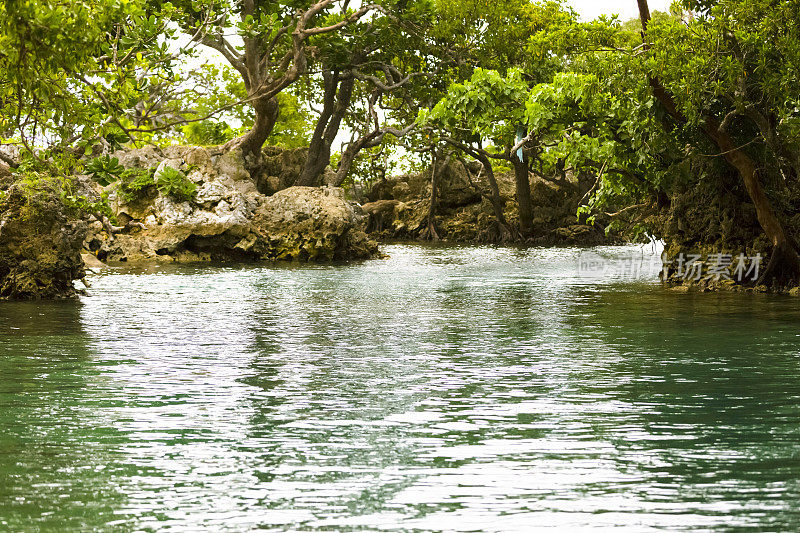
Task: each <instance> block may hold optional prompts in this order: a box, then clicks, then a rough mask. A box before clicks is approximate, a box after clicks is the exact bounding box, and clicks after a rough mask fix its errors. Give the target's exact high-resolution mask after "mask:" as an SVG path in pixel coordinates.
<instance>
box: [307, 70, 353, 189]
mask: <svg viewBox="0 0 800 533" xmlns="http://www.w3.org/2000/svg"><path fill="white" fill-rule="evenodd" d="M323 79H324V81H325V95H324V99H323V108H322V113H321V114H320V116H319V119H318V120H317V125H316V127H315V128H314V134H313V136H312V137H311V142H310V144H309V147H308V156H307V157H306V161H305V164H304V165H303V170H302V172H301V173H300V177H298V178H297V181H296V182H295V185H304V186H307V187H316V186H318V185H319V184H320V178H321V177H322V173H323V172H324V171H325V168H326V167H327V166H328V165H329V164H330V162H331V145H332V144H333V141H334V140H335V139H336V135H337V134H338V133H339V126H340V125H341V123H342V118H344V115H345V113H346V112H347V109H348V108H349V107H350V100H351V99H352V96H353V86H354V84H355V77H353V76H352V75H350V76H348V77H345V78H344V79H341V78H340V76H339V72H338V71H330V70H328V71H324V72H323Z"/></svg>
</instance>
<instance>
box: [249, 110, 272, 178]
mask: <svg viewBox="0 0 800 533" xmlns="http://www.w3.org/2000/svg"><path fill="white" fill-rule="evenodd" d="M253 109H254V110H255V112H256V120H255V122H254V123H253V127H252V128H251V129H250V131H248V132H247V133H246V134H245V136H244V139H242V143H241V145H240V147H241V149H242V155H243V156H244V161H245V167H246V168H247V170H248V171H250V173H251V174H253V173H255V172H256V171H257V170H258V169H259V168H260V166H261V147H262V146H264V143H265V142H266V141H267V137H269V134H270V133H272V129H273V128H274V127H275V122H277V121H278V111H279V109H278V99H277V98H261V99H258V100H254V101H253ZM252 177H253V178H257V176H252Z"/></svg>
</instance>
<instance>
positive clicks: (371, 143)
mask: <svg viewBox="0 0 800 533" xmlns="http://www.w3.org/2000/svg"><path fill="white" fill-rule="evenodd" d="M382 140H383V132H381V131H377V130H376V131H372V132H370V133H368V134H367V135H364V136H363V137H360V138H359V139H357V140H355V141H353V142H351V143H350V144H348V145H347V148H345V150H344V152H342V158H341V159H340V160H339V167H338V168H337V169H336V178H335V179H334V181H333V186H334V187H341V186H342V183H344V180H346V179H347V176H348V175H349V174H350V168H351V167H352V166H353V162H354V161H355V160H356V157H357V156H358V154H359V152H361V150H363V149H365V148H373V147H375V146H379V145H380V144H381V141H382Z"/></svg>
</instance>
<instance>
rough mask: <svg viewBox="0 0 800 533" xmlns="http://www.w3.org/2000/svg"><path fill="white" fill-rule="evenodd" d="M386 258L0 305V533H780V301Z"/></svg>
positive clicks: (791, 520)
mask: <svg viewBox="0 0 800 533" xmlns="http://www.w3.org/2000/svg"><path fill="white" fill-rule="evenodd" d="M598 251H599V252H601V253H602V254H605V255H611V256H614V255H617V256H625V255H630V254H632V253H633V254H638V257H640V259H641V260H642V261H647V260H649V259H650V256H649V251H648V250H647V249H644V250H640V249H639V248H636V247H629V248H606V249H601V250H598ZM388 252H389V253H390V254H391V255H392V258H391V259H389V260H386V261H372V262H365V263H361V264H353V265H339V266H336V265H324V266H286V265H269V266H264V267H241V268H238V267H237V268H230V267H224V268H223V267H207V266H206V267H193V266H161V267H158V268H154V267H151V268H148V269H136V268H129V267H127V268H124V269H112V270H110V271H107V272H106V273H104V274H102V275H100V276H98V277H95V278H94V279H93V289H92V294H93V296H91V297H88V298H84V299H83V300H82V301H81V302H80V303H77V302H72V303H70V302H67V303H50V304H43V303H39V304H2V305H0V341H1V342H2V344H1V345H0V529H6V528H7V529H10V530H13V531H17V530H23V531H25V530H39V529H48V530H86V529H93V528H94V529H101V530H116V529H119V530H122V531H129V530H145V531H147V530H175V531H197V530H201V529H202V530H209V531H249V530H253V529H263V530H278V531H281V530H291V531H315V530H316V531H361V530H364V531H374V530H403V531H530V530H536V529H538V528H553V527H555V528H562V529H565V528H566V529H570V530H581V529H591V528H601V529H602V528H606V527H611V526H623V527H627V528H629V529H631V530H637V531H639V530H648V529H653V530H663V529H668V530H676V529H695V530H725V531H727V530H729V529H731V528H734V529H737V528H741V529H746V528H754V529H768V530H779V531H789V530H796V529H798V527H800V516H799V514H800V424H799V423H798V422H800V382H799V381H798V379H797V377H798V374H799V373H800V372H798V370H799V369H798V366H799V365H800V355H799V354H798V346H800V343H799V342H798V335H800V331H798V330H797V326H796V325H797V324H798V323H799V322H798V321H799V319H800V309H798V306H797V304H796V300H794V299H792V298H788V297H779V296H766V295H741V294H727V295H714V294H697V295H692V294H677V293H673V292H669V291H664V290H663V289H661V287H660V286H659V285H658V284H657V283H655V281H654V280H652V279H648V278H642V279H637V280H630V279H627V280H626V279H619V280H608V279H597V278H585V277H584V278H582V277H580V276H578V275H577V269H576V263H577V258H578V256H579V254H580V251H579V250H571V249H566V250H565V249H561V250H544V249H538V250H515V249H496V248H490V247H485V248H474V247H461V248H453V247H449V248H441V247H419V246H399V245H398V246H391V247H388Z"/></svg>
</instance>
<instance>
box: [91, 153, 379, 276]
mask: <svg viewBox="0 0 800 533" xmlns="http://www.w3.org/2000/svg"><path fill="white" fill-rule="evenodd" d="M148 155H149V154H143V155H141V156H140V155H137V154H136V151H132V152H130V153H127V154H126V155H125V156H124V157H121V158H119V159H120V161H121V162H124V163H127V164H132V163H134V162H135V163H136V164H140V162H141V161H148V164H149V165H150V166H163V165H164V164H167V165H169V166H171V167H173V168H176V169H179V170H182V171H184V172H185V173H186V175H187V177H188V179H190V180H191V181H193V182H194V183H195V184H196V185H197V195H196V197H195V198H194V199H193V200H191V201H182V202H180V201H175V200H174V199H172V198H170V197H167V196H163V195H160V194H159V195H156V196H155V197H150V198H144V199H141V200H137V201H135V202H133V203H131V204H127V203H125V202H124V200H123V199H122V198H121V197H120V196H119V195H115V194H113V193H112V195H111V198H110V200H111V204H112V208H113V210H114V212H115V214H116V215H117V218H118V220H119V221H120V222H121V223H122V222H124V223H125V224H127V228H126V230H125V231H123V232H122V233H121V234H116V235H114V236H113V238H112V237H109V236H108V235H107V234H106V233H104V232H102V231H98V232H97V233H96V234H95V235H94V237H93V238H91V239H90V241H89V243H88V244H89V247H90V249H93V250H94V251H96V253H97V256H98V257H99V258H100V259H101V260H104V261H142V260H163V261H207V260H231V259H233V260H284V259H286V260H300V261H317V260H334V259H358V258H368V257H373V256H377V255H378V250H377V246H376V245H375V244H374V243H373V242H371V241H369V239H368V238H367V236H366V234H365V233H364V231H363V230H362V227H361V225H362V217H361V216H360V213H359V211H360V209H359V208H358V206H357V205H354V204H351V203H349V202H347V201H346V200H345V199H344V193H343V191H342V190H341V189H333V188H322V189H318V188H311V187H290V188H288V189H284V190H281V191H279V192H277V193H275V194H274V195H272V196H266V195H263V194H261V193H260V192H259V191H258V190H257V188H256V185H255V184H254V183H253V182H252V181H251V180H250V179H249V176H248V175H246V171H245V170H244V167H243V164H242V162H241V154H240V153H238V151H236V150H234V151H231V152H228V153H226V154H219V155H212V154H211V153H209V152H208V151H207V150H206V149H204V148H201V147H171V148H168V149H165V150H164V151H163V153H162V154H161V156H162V157H164V159H162V160H161V161H157V160H152V159H150V158H148ZM98 229H99V228H98Z"/></svg>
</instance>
